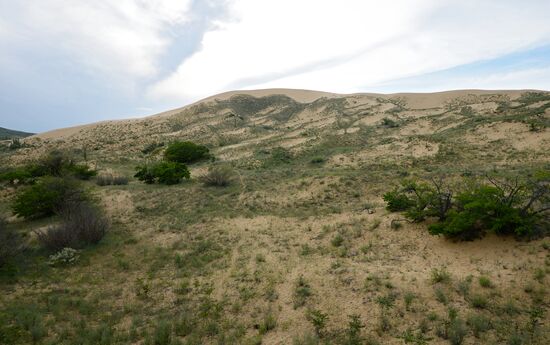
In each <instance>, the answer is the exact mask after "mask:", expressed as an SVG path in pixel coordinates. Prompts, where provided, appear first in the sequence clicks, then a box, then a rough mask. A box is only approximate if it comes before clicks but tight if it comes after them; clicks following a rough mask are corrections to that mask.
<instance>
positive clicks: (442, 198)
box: [383, 171, 550, 240]
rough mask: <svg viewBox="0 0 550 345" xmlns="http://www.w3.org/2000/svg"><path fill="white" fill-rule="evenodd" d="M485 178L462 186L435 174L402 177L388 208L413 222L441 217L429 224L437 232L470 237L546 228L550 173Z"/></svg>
mask: <svg viewBox="0 0 550 345" xmlns="http://www.w3.org/2000/svg"><path fill="white" fill-rule="evenodd" d="M487 179H488V181H489V183H481V182H479V181H474V182H475V183H468V184H466V183H464V184H463V187H462V188H461V189H458V190H453V189H457V188H451V187H450V186H448V185H445V184H444V183H443V181H442V180H439V181H438V180H435V179H432V180H431V184H428V183H424V182H416V181H404V182H402V184H401V187H398V188H395V189H394V190H392V191H390V192H387V193H386V194H384V195H383V198H384V200H385V201H386V203H387V206H386V208H387V209H388V210H389V211H392V212H395V211H405V216H406V217H407V218H409V219H412V220H413V221H422V220H424V219H425V218H428V217H437V218H438V220H439V222H437V223H434V224H432V225H430V226H429V227H428V229H429V231H430V233H431V234H433V235H444V236H446V237H451V238H456V239H460V240H472V239H475V238H479V237H482V236H483V235H484V234H485V232H487V231H491V232H494V233H496V234H500V235H505V234H513V235H516V236H519V237H533V236H541V235H544V234H545V233H546V232H548V229H549V228H550V227H549V225H550V224H549V217H548V212H549V210H550V172H548V171H543V172H540V173H537V174H535V176H534V177H532V178H531V179H530V180H528V181H524V182H520V181H519V179H515V180H513V181H512V180H503V181H499V180H496V179H492V178H490V177H487ZM545 229H546V230H545Z"/></svg>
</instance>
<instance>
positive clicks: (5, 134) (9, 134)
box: [0, 127, 33, 140]
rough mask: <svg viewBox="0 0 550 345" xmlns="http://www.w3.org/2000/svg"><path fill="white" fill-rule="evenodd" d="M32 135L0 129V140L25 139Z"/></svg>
mask: <svg viewBox="0 0 550 345" xmlns="http://www.w3.org/2000/svg"><path fill="white" fill-rule="evenodd" d="M31 135H33V133H27V132H21V131H14V130H11V129H7V128H2V127H0V140H5V139H13V138H25V137H28V136H31Z"/></svg>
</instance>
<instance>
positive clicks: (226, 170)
mask: <svg viewBox="0 0 550 345" xmlns="http://www.w3.org/2000/svg"><path fill="white" fill-rule="evenodd" d="M234 179H235V173H234V171H233V169H232V168H231V167H230V166H228V165H215V166H211V167H209V168H208V172H207V173H206V174H204V175H203V176H201V177H200V180H201V182H202V183H203V184H204V185H206V186H214V187H227V186H228V185H230V184H231V183H232V182H233V181H234Z"/></svg>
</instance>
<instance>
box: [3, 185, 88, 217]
mask: <svg viewBox="0 0 550 345" xmlns="http://www.w3.org/2000/svg"><path fill="white" fill-rule="evenodd" d="M85 199H86V195H85V193H84V192H83V191H82V189H81V188H80V186H79V184H78V183H77V182H76V181H75V180H73V179H70V178H60V177H44V178H42V179H41V180H40V181H38V182H37V183H36V184H34V185H31V186H28V187H27V188H26V189H25V190H23V191H22V192H21V193H19V194H18V195H17V197H16V198H15V202H14V203H13V205H12V210H13V213H14V214H15V215H17V216H18V217H24V218H27V219H33V218H41V217H47V216H51V215H53V214H54V213H55V212H56V211H58V210H60V209H61V208H62V206H63V205H64V204H65V203H67V202H75V201H81V200H85Z"/></svg>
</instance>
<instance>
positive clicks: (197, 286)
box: [0, 91, 550, 345]
mask: <svg viewBox="0 0 550 345" xmlns="http://www.w3.org/2000/svg"><path fill="white" fill-rule="evenodd" d="M472 92H473V91H472ZM473 93H475V94H470V92H468V93H466V94H464V95H462V96H460V97H458V96H453V97H447V96H446V94H445V93H442V94H439V95H438V99H445V101H441V102H440V103H438V105H437V106H434V105H433V104H430V105H429V106H426V107H425V108H424V107H423V106H422V107H421V106H416V108H413V107H412V106H408V105H407V100H406V99H404V98H407V99H408V98H411V97H412V98H414V96H407V97H403V98H401V97H393V96H376V97H372V96H369V95H354V96H349V97H336V96H333V95H330V96H327V97H321V98H319V99H317V100H315V101H312V102H305V103H300V102H297V101H294V100H293V99H292V98H289V97H286V96H283V95H281V96H279V95H274V96H270V97H260V98H256V97H252V96H244V97H239V96H238V97H230V98H229V99H225V98H221V99H217V98H216V99H212V100H211V101H208V102H202V103H199V104H196V105H193V106H191V107H188V108H185V109H183V110H181V111H178V112H177V113H174V114H173V115H169V116H165V117H155V118H148V119H143V120H133V121H131V122H128V123H125V122H124V121H117V122H113V123H102V124H98V125H93V126H89V127H86V128H84V129H83V130H81V131H79V132H78V133H76V134H74V135H69V136H66V137H63V138H55V140H53V139H48V138H43V139H40V138H38V137H37V138H28V139H25V141H24V145H23V147H21V148H19V149H17V150H9V149H8V148H7V146H6V145H7V144H8V143H7V142H5V143H0V144H3V145H4V147H5V149H0V163H1V164H2V165H1V166H2V168H1V172H2V173H14V172H15V173H23V175H20V176H22V177H23V178H22V179H18V178H13V179H6V180H5V181H6V183H4V184H2V186H1V188H0V216H2V217H4V218H6V219H7V220H8V222H7V224H6V226H5V227H0V249H1V248H2V247H1V244H2V243H13V245H12V244H9V245H8V246H5V247H4V248H7V249H10V252H9V253H8V254H7V255H5V256H7V259H6V260H4V262H5V263H4V265H3V266H2V267H0V343H2V344H3V343H5V344H172V345H173V344H205V345H212V344H239V345H240V344H244V345H247V344H272V343H273V344H275V343H284V344H335V345H355V344H368V345H373V344H393V343H396V344H397V343H405V344H429V343H441V344H532V345H542V344H548V343H549V340H550V339H549V334H550V333H549V332H548V331H549V326H548V325H549V324H550V323H549V322H548V320H549V316H550V310H549V307H550V306H549V305H548V303H547V300H548V293H549V291H548V279H549V276H550V268H549V267H550V251H549V250H550V249H549V248H550V242H549V240H548V237H542V238H540V237H539V236H544V231H543V230H544V229H545V225H544V224H545V223H544V222H545V220H547V219H548V215H547V213H546V211H544V210H543V209H544V203H545V202H547V201H545V200H547V199H545V197H544V198H543V197H542V196H539V195H540V194H543V195H545V192H544V191H545V190H546V189H545V188H546V187H545V186H548V182H547V180H545V177H544V173H535V172H537V171H543V172H545V171H548V168H549V166H548V158H547V154H546V152H547V151H548V114H549V113H548V111H547V110H548V108H546V105H547V104H549V103H548V102H549V101H550V99H546V97H547V95H546V94H540V95H531V94H527V95H524V96H523V97H519V98H518V97H517V93H510V94H487V93H481V94H478V93H477V92H473ZM422 97H423V98H425V97H429V95H422ZM412 101H413V102H410V104H417V103H419V99H412ZM437 102H439V101H437ZM420 103H421V102H420ZM432 103H433V102H432ZM384 118H388V119H391V120H392V121H394V122H396V123H397V124H398V126H397V127H392V126H389V124H388V123H386V124H384V120H383V119H384ZM531 123H533V124H535V129H536V130H535V131H533V130H531ZM185 140H192V141H194V142H197V143H201V144H204V145H205V146H207V147H209V148H211V150H212V152H208V154H209V155H210V154H215V156H216V157H217V158H216V162H209V161H208V159H204V160H199V161H195V162H192V163H185V165H186V166H187V168H186V171H187V172H189V175H191V174H193V177H195V174H196V177H197V178H194V179H191V178H189V179H188V178H187V177H186V176H188V175H187V173H183V175H182V171H180V172H178V168H177V167H175V166H174V165H171V164H172V163H177V162H171V161H169V160H166V159H164V155H163V152H164V149H165V147H164V146H160V145H157V144H155V143H167V144H166V146H168V145H169V144H168V143H170V142H174V141H185ZM151 143H153V144H151ZM52 150H55V151H57V152H64V154H63V156H64V157H65V158H63V159H62V161H64V162H66V163H67V164H69V165H70V164H76V165H86V166H88V167H94V169H97V170H98V171H99V176H96V177H95V178H92V179H90V180H81V179H77V178H76V177H75V174H74V173H73V172H71V171H70V169H67V168H66V166H67V165H65V163H63V164H61V166H65V168H61V169H58V168H56V167H59V166H60V164H58V162H59V160H58V159H54V158H55V157H56V155H52V156H51V157H48V156H49V155H48V152H51V151H52ZM144 151H145V152H144ZM67 157H69V158H67ZM45 161H49V163H47V164H46V163H45ZM56 162H57V163H56ZM69 162H73V163H69ZM165 163H168V164H165ZM157 164H162V166H163V169H160V170H159V171H155V169H154V168H155V167H156V166H157ZM180 164H183V163H180ZM137 165H139V166H140V170H139V171H138V173H140V172H142V173H143V175H142V176H140V178H142V180H143V181H149V182H152V184H144V183H128V184H125V183H126V181H123V183H121V184H119V183H117V182H115V181H116V180H117V177H118V176H122V177H124V176H131V175H133V172H134V171H135V170H134V169H135V167H136V166H137ZM221 167H224V168H223V169H220V171H218V170H217V169H218V168H221ZM225 167H227V168H225ZM228 167H231V168H230V169H229V168H228ZM142 168H144V169H142ZM208 168H210V169H209V170H207V169H208ZM225 170H227V171H225ZM58 172H60V176H51V175H52V174H58ZM220 172H221V173H220ZM218 173H220V174H218ZM178 175H180V177H179V178H180V180H183V179H185V180H186V182H185V183H180V184H172V185H162V186H161V185H158V183H165V182H170V183H171V182H173V181H175V180H177V179H178ZM205 175H206V176H209V177H211V181H212V182H210V179H209V180H208V181H207V179H204V178H203V177H202V176H205ZM210 175H211V176H210ZM159 176H164V178H163V179H162V181H163V182H161V179H160V178H159ZM174 176H175V177H174ZM443 177H444V178H443ZM516 177H518V179H517V183H516ZM49 180H55V181H56V182H55V183H70V184H72V183H74V184H75V188H76V190H77V191H78V193H83V194H82V195H83V196H84V198H85V202H84V204H81V203H75V204H73V203H70V204H69V205H66V202H65V200H64V201H63V202H56V203H54V204H55V207H53V208H50V209H49V210H50V211H49V212H47V213H45V214H49V215H51V216H45V214H41V215H40V216H38V215H37V214H36V213H33V216H30V217H24V216H22V217H16V215H15V214H14V212H13V211H14V210H13V207H12V206H13V205H15V204H16V202H17V200H18V199H19V198H21V195H23V194H26V193H28V191H29V190H31V189H32V188H38V187H37V186H39V185H42V184H43V183H46V182H48V181H49ZM59 181H61V182H59ZM227 181H229V183H228V184H227ZM399 181H402V182H403V183H402V184H399V185H398V187H397V188H395V189H394V188H392V186H394V185H395V184H398V183H399ZM23 184H25V185H23ZM98 185H109V186H108V187H99V186H98ZM221 186H224V187H221ZM509 187H511V189H510V188H509ZM518 187H520V188H519V189H518ZM62 189H63V188H61V190H62ZM54 190H58V188H54ZM514 190H515V192H513V191H514ZM35 192H36V191H35ZM78 193H77V195H79V194H78ZM31 194H32V193H31ZM41 194H47V193H40V192H38V193H34V194H33V195H34V197H36V198H37V199H36V200H40V198H38V195H41ZM54 194H55V193H54ZM384 194H386V195H385V196H384ZM383 196H384V197H383ZM511 196H512V197H511ZM532 197H535V198H534V200H533V201H532V202H530V200H531V198H532ZM69 199H71V198H69ZM77 199H79V198H77ZM384 199H385V200H384ZM56 200H58V201H59V199H56ZM510 200H512V202H511V204H510V205H511V208H512V209H509V208H506V207H508V206H506V205H508V203H507V202H506V201H508V202H509V201H510ZM39 204H40V203H36V205H39ZM529 204H530V205H529ZM26 205H27V206H29V207H31V206H32V207H31V208H33V207H34V205H35V203H34V202H29V203H27V204H26ZM75 205H84V207H83V209H81V206H78V207H76V206H75ZM503 205H504V206H503ZM527 205H529V207H527V209H526V210H527V217H521V218H522V219H521V220H520V221H521V222H525V220H528V219H531V220H533V223H532V224H534V225H533V227H532V228H530V229H531V230H532V231H531V230H530V232H529V233H523V232H521V233H519V234H518V233H517V230H518V227H517V224H518V223H516V219H517V217H515V216H514V217H512V215H513V214H514V213H513V212H516V211H514V210H518V209H519V210H520V211H521V210H522V209H523V208H525V206H527ZM67 207H68V208H69V209H70V210H72V211H67ZM386 207H388V208H389V209H391V211H388V210H387V209H386ZM52 210H53V211H52ZM502 210H504V211H506V212H504V211H503V212H501V211H502ZM510 210H512V212H509V211H510ZM397 212H402V214H399V213H397ZM39 214H40V212H39ZM455 214H456V215H455ZM520 214H521V213H520ZM503 215H505V216H503ZM531 216H532V217H531ZM469 217H477V218H478V220H477V221H476V222H474V223H473V224H474V227H473V229H474V230H473V231H470V230H468V231H463V232H461V234H460V235H455V234H451V235H446V234H445V233H442V234H443V235H442V236H431V235H430V234H429V231H433V229H434V226H440V227H442V228H444V229H445V231H447V230H449V229H455V228H456V226H457V225H456V224H458V225H462V224H468V222H466V221H463V220H464V219H466V220H468V219H470V218H469ZM459 220H460V221H459ZM469 224H472V223H471V222H470V223H469ZM522 224H523V223H522ZM525 224H531V223H530V222H527V223H525ZM497 225H498V227H496V226H497ZM496 229H500V230H498V231H497V230H496ZM4 230H8V231H6V232H4ZM493 233H495V234H496V233H498V234H503V233H504V234H511V235H513V236H517V237H518V238H520V239H521V241H515V240H510V239H509V238H506V237H498V236H495V235H493ZM6 234H7V235H6ZM470 235H472V237H478V236H482V235H485V236H484V237H483V238H480V239H479V240H476V241H449V240H447V237H449V238H451V239H462V238H471V237H470ZM2 236H6V238H7V239H6V240H5V241H3V240H2ZM13 248H17V249H18V250H17V251H16V252H11V249H13ZM23 249H24V250H23ZM21 250H23V251H21ZM0 253H6V251H3V252H2V251H0Z"/></svg>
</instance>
